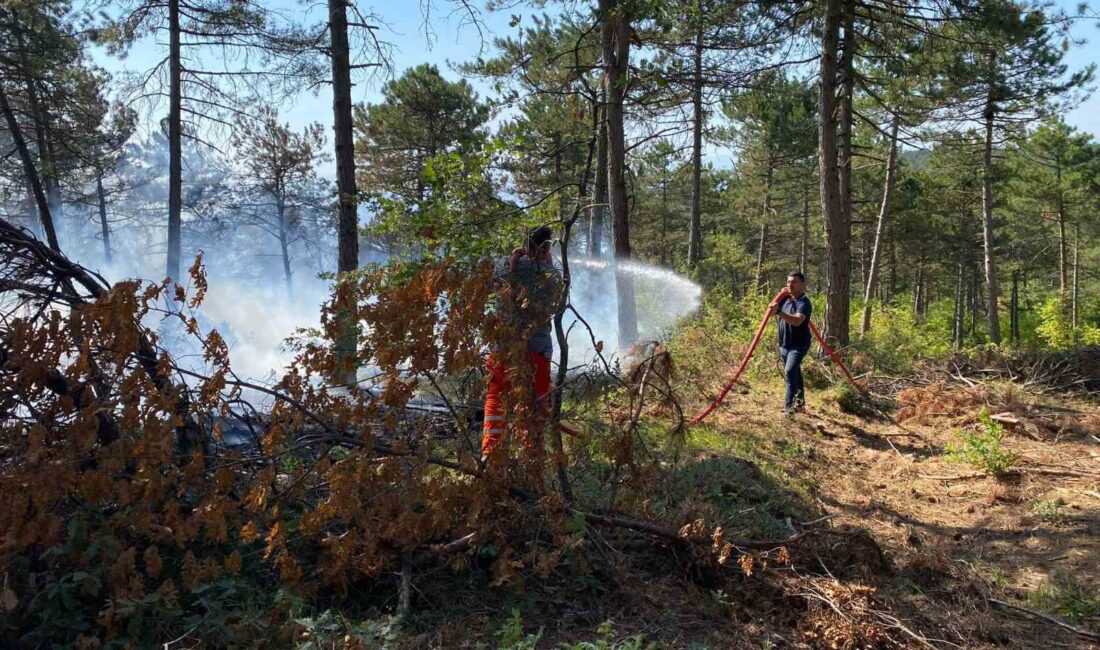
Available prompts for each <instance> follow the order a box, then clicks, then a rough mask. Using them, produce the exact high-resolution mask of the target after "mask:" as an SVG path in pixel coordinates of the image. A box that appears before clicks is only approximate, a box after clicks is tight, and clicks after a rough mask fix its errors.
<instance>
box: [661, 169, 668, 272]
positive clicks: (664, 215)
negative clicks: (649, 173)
mask: <svg viewBox="0 0 1100 650" xmlns="http://www.w3.org/2000/svg"><path fill="white" fill-rule="evenodd" d="M667 261H668V180H667V179H666V180H664V181H663V182H662V183H661V266H664V265H665V264H666V263H667Z"/></svg>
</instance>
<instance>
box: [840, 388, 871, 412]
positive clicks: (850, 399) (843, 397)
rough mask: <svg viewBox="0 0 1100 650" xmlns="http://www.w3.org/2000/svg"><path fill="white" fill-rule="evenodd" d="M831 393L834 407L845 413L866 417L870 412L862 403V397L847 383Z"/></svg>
mask: <svg viewBox="0 0 1100 650" xmlns="http://www.w3.org/2000/svg"><path fill="white" fill-rule="evenodd" d="M832 393H833V399H834V400H835V401H836V405H837V406H838V407H839V408H840V410H841V411H843V412H845V413H851V414H852V415H867V414H868V413H871V412H872V411H871V410H870V409H868V408H867V405H866V404H865V403H864V401H863V396H862V395H860V394H859V392H858V391H857V390H856V389H855V388H852V386H851V385H850V384H849V383H848V382H844V383H842V384H839V385H838V386H837V387H836V388H835V389H833V391H832Z"/></svg>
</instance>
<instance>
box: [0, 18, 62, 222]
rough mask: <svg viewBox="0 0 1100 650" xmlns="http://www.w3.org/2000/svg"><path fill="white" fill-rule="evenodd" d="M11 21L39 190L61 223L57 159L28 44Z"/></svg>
mask: <svg viewBox="0 0 1100 650" xmlns="http://www.w3.org/2000/svg"><path fill="white" fill-rule="evenodd" d="M12 19H13V21H16V24H15V25H13V30H12V31H13V32H14V33H15V38H16V41H17V43H18V46H19V59H20V62H21V63H22V66H23V80H24V85H25V86H26V91H27V104H28V107H29V108H30V117H31V119H32V120H33V121H34V137H35V141H36V144H37V146H38V170H39V175H40V176H41V179H42V188H43V189H44V190H45V192H46V202H47V203H48V204H49V206H50V216H51V218H52V219H53V220H54V222H60V221H61V220H62V216H61V186H60V184H59V182H58V178H57V174H58V168H57V156H56V155H55V153H54V148H53V142H52V141H51V139H50V137H49V134H48V131H49V123H50V120H49V115H47V113H46V111H45V110H43V109H42V104H41V102H39V101H38V90H37V89H36V88H35V78H34V76H32V74H31V73H30V70H31V63H30V60H29V59H28V58H27V44H26V41H24V40H23V29H22V28H21V26H20V25H19V24H18V12H15V11H13V12H12Z"/></svg>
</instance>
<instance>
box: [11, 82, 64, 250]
mask: <svg viewBox="0 0 1100 650" xmlns="http://www.w3.org/2000/svg"><path fill="white" fill-rule="evenodd" d="M0 110H2V111H3V112H4V120H5V121H6V122H7V124H8V134H9V135H10V137H11V139H12V142H13V143H14V144H15V149H16V151H18V152H19V159H20V160H22V161H23V174H24V175H25V176H26V177H27V183H28V184H29V185H30V187H31V194H32V195H33V196H34V202H35V204H36V205H37V206H38V219H39V221H41V222H42V232H44V233H45V234H46V243H47V244H49V245H50V248H52V249H54V250H55V251H58V252H61V246H59V245H58V243H57V233H56V232H55V231H54V227H53V217H52V216H51V215H50V204H49V202H47V200H46V193H45V191H43V189H42V180H41V179H40V178H39V177H38V170H37V169H36V168H35V166H34V158H32V157H31V152H30V149H28V148H27V141H26V140H25V139H23V132H22V131H21V130H20V128H19V121H18V120H16V119H15V113H14V112H13V111H12V108H11V104H10V103H9V102H8V94H7V92H5V90H4V83H3V81H0Z"/></svg>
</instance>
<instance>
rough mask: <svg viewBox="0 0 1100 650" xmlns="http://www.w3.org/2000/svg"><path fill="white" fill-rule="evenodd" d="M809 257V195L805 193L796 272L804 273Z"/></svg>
mask: <svg viewBox="0 0 1100 650" xmlns="http://www.w3.org/2000/svg"><path fill="white" fill-rule="evenodd" d="M809 257H810V194H809V191H807V192H806V196H805V197H803V199H802V246H801V247H800V250H799V254H798V270H799V271H802V273H805V272H806V265H807V264H808V263H809V261H810V260H809Z"/></svg>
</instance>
